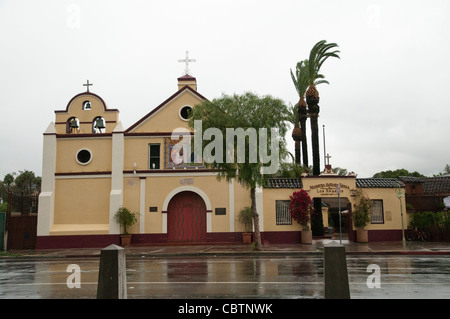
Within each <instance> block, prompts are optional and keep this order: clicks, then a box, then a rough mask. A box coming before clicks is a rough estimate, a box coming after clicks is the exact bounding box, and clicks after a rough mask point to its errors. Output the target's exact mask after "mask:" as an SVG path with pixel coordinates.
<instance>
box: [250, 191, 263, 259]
mask: <svg viewBox="0 0 450 319" xmlns="http://www.w3.org/2000/svg"><path fill="white" fill-rule="evenodd" d="M255 191H256V189H255V188H254V187H252V188H251V189H250V198H251V200H252V215H253V225H254V226H253V227H254V228H255V249H256V250H259V249H261V233H260V231H259V215H258V212H257V210H256V194H255Z"/></svg>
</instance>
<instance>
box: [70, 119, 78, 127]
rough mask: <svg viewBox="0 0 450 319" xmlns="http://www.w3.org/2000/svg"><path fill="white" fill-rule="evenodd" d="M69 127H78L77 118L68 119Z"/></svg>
mask: <svg viewBox="0 0 450 319" xmlns="http://www.w3.org/2000/svg"><path fill="white" fill-rule="evenodd" d="M69 127H70V128H71V129H74V128H78V122H77V120H76V119H72V120H71V121H70V124H69Z"/></svg>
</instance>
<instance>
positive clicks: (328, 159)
mask: <svg viewBox="0 0 450 319" xmlns="http://www.w3.org/2000/svg"><path fill="white" fill-rule="evenodd" d="M325 158H326V159H327V162H328V163H327V165H330V158H331V155H330V154H328V153H327V156H325Z"/></svg>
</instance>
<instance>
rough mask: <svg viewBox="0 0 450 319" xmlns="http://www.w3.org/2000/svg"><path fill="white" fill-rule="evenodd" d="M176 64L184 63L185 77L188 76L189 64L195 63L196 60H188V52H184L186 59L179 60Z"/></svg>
mask: <svg viewBox="0 0 450 319" xmlns="http://www.w3.org/2000/svg"><path fill="white" fill-rule="evenodd" d="M178 62H184V63H186V68H185V70H184V72H185V73H186V75H187V74H189V62H197V60H195V59H189V51H186V58H185V59H180V60H178Z"/></svg>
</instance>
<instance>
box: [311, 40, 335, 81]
mask: <svg viewBox="0 0 450 319" xmlns="http://www.w3.org/2000/svg"><path fill="white" fill-rule="evenodd" d="M336 47H338V45H337V44H336V43H327V42H326V41H325V40H322V41H319V42H317V43H316V44H315V45H314V46H313V48H312V49H311V51H310V53H309V65H308V70H309V82H310V84H313V83H315V80H316V79H318V78H323V75H320V74H319V71H320V68H321V67H322V64H323V63H324V62H325V61H326V60H327V59H328V58H330V57H333V58H338V59H339V58H340V57H339V54H338V53H340V51H339V50H334V51H331V52H330V50H331V49H333V48H336ZM322 83H325V82H322Z"/></svg>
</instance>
